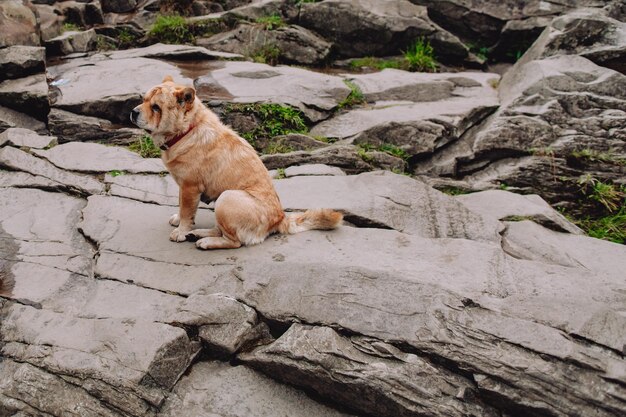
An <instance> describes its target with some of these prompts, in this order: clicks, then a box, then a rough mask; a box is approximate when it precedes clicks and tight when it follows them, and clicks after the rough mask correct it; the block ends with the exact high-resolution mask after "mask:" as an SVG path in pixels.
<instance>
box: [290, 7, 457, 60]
mask: <svg viewBox="0 0 626 417" xmlns="http://www.w3.org/2000/svg"><path fill="white" fill-rule="evenodd" d="M299 24H300V25H301V26H304V27H305V28H307V29H311V30H313V31H314V32H317V33H319V34H320V35H322V36H323V37H324V38H325V39H327V40H329V41H331V42H333V43H334V45H335V48H336V50H337V53H338V54H339V56H340V57H344V58H350V57H360V56H372V55H373V56H389V55H395V54H398V53H399V52H400V51H401V50H406V49H407V48H408V47H409V46H410V45H411V44H412V43H414V42H415V40H416V39H417V38H419V37H425V38H427V39H429V40H432V44H433V47H434V48H435V54H436V55H437V57H438V58H439V59H440V60H441V61H444V62H454V61H455V62H458V61H462V60H464V59H465V58H466V57H467V56H468V51H467V48H466V47H465V46H464V45H463V44H462V43H461V42H460V41H459V40H458V39H457V38H456V37H454V36H453V35H450V34H446V33H444V32H445V31H444V30H443V29H441V28H440V27H438V26H437V25H436V24H434V23H433V22H432V21H431V20H430V19H429V18H428V15H427V10H426V8H425V7H420V6H415V5H413V4H411V3H410V2H409V1H408V0H391V1H386V2H384V3H381V2H378V1H375V0H358V1H347V0H328V1H324V2H320V3H317V2H316V3H303V4H302V5H301V8H300V19H299Z"/></svg>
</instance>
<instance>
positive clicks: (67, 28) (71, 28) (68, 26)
mask: <svg viewBox="0 0 626 417" xmlns="http://www.w3.org/2000/svg"><path fill="white" fill-rule="evenodd" d="M79 30H82V28H81V27H80V26H78V25H77V24H75V23H69V22H65V23H63V27H62V28H61V31H62V32H76V31H79Z"/></svg>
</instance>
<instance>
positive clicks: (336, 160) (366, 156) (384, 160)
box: [261, 145, 405, 174]
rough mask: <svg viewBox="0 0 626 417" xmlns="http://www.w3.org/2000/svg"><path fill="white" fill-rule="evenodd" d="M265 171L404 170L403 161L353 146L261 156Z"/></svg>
mask: <svg viewBox="0 0 626 417" xmlns="http://www.w3.org/2000/svg"><path fill="white" fill-rule="evenodd" d="M261 160H262V161H263V163H264V164H265V167H266V168H267V169H278V168H289V167H290V166H293V165H304V164H324V165H331V166H334V167H338V168H340V169H342V170H343V171H345V172H346V173H348V174H359V173H362V172H367V171H372V170H375V169H388V170H393V169H396V170H400V171H402V170H404V165H405V164H404V161H403V160H402V159H400V158H396V157H393V156H391V155H388V154H386V153H384V152H362V153H359V151H358V149H357V148H356V147H355V146H350V145H332V146H328V147H325V148H320V149H316V150H313V151H294V152H288V153H280V154H270V155H261Z"/></svg>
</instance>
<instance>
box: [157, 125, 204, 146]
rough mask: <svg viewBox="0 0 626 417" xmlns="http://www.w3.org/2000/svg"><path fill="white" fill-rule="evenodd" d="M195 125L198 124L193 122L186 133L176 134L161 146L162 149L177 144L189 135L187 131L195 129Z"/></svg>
mask: <svg viewBox="0 0 626 417" xmlns="http://www.w3.org/2000/svg"><path fill="white" fill-rule="evenodd" d="M194 127H196V125H193V124H192V125H191V126H189V129H187V131H186V132H185V133H181V134H180V135H177V136H174V137H173V138H172V139H170V140H168V141H167V142H165V143H164V144H163V145H161V146H160V148H161V150H162V151H167V150H168V149H170V148H171V147H172V146H174V145H176V144H177V143H178V141H179V140H181V139H182V138H184V137H185V136H186V135H187V133H189V132H191V129H193V128H194Z"/></svg>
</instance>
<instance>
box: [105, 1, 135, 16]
mask: <svg viewBox="0 0 626 417" xmlns="http://www.w3.org/2000/svg"><path fill="white" fill-rule="evenodd" d="M100 4H102V11H103V12H105V13H110V12H112V13H127V12H132V11H133V10H135V8H136V7H137V0H100Z"/></svg>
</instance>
